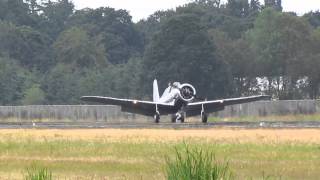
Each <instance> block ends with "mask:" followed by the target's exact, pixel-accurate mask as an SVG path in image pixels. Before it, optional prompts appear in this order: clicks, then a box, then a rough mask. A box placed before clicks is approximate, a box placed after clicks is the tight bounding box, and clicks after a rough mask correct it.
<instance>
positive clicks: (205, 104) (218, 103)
mask: <svg viewBox="0 0 320 180" xmlns="http://www.w3.org/2000/svg"><path fill="white" fill-rule="evenodd" d="M269 99H270V96H267V95H260V96H249V97H241V98H231V99H221V100H214V101H201V102H193V103H189V104H188V106H187V109H186V113H187V116H196V115H199V114H200V112H201V111H202V110H204V111H205V112H206V113H213V112H217V111H221V110H223V109H224V107H225V106H230V105H235V104H242V103H249V102H254V101H259V100H269Z"/></svg>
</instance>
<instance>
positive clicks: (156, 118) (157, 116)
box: [153, 113, 160, 123]
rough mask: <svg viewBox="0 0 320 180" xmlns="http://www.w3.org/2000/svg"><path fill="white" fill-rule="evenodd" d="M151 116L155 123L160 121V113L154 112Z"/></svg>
mask: <svg viewBox="0 0 320 180" xmlns="http://www.w3.org/2000/svg"><path fill="white" fill-rule="evenodd" d="M153 118H154V122H155V123H159V122H160V114H159V113H156V114H155V115H154V116H153Z"/></svg>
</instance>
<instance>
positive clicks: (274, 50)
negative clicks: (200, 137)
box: [0, 0, 320, 105]
mask: <svg viewBox="0 0 320 180" xmlns="http://www.w3.org/2000/svg"><path fill="white" fill-rule="evenodd" d="M74 7H75V6H74V4H73V2H72V1H71V0H57V1H51V0H41V1H37V0H0V94H1V96H0V104H1V105H17V104H78V103H80V101H79V97H80V96H82V95H101V96H115V97H121V98H136V99H138V98H142V99H150V97H151V93H152V89H151V87H152V86H151V84H152V80H153V79H154V78H158V80H159V82H160V89H161V90H162V89H164V86H165V85H166V84H167V83H168V82H169V81H181V82H187V83H191V84H193V85H194V86H195V87H196V89H197V93H198V94H199V95H200V96H203V97H208V98H223V97H236V96H243V95H253V94H257V93H261V92H262V93H263V92H264V93H267V94H270V95H272V96H273V97H275V98H279V99H302V98H313V99H316V98H319V96H320V78H319V77H320V74H319V68H320V60H319V59H320V54H319V47H320V30H319V27H320V18H319V17H320V16H319V12H318V11H316V12H309V13H307V14H305V15H304V16H302V17H300V16H296V15H295V13H294V12H291V13H286V12H282V1H281V0H265V3H264V4H261V3H260V1H259V0H228V1H221V0H193V1H190V2H189V3H187V4H185V5H183V6H180V7H177V8H176V9H175V10H173V9H171V10H162V11H157V12H155V13H154V14H152V15H150V16H149V17H148V18H146V19H144V20H141V21H139V22H137V23H134V22H132V18H131V15H130V13H129V12H128V11H126V10H122V9H119V10H116V9H114V8H111V7H100V8H96V9H89V8H86V9H80V10H75V8H74Z"/></svg>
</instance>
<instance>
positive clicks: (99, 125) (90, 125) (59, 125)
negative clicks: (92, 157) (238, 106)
mask: <svg viewBox="0 0 320 180" xmlns="http://www.w3.org/2000/svg"><path fill="white" fill-rule="evenodd" d="M211 128H243V129H257V128H266V129H291V128H294V129H302V128H320V122H314V121H312V122H311V121H309V122H306V121H299V122H298V121H296V122H212V123H207V124H203V123H159V124H155V123H105V122H35V123H32V122H15V123H12V122H10V123H9V122H8V123H0V129H211Z"/></svg>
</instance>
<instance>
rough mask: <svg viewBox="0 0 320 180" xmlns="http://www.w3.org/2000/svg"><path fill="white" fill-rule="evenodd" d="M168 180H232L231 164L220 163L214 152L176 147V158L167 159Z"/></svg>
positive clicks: (188, 147) (196, 148)
mask: <svg viewBox="0 0 320 180" xmlns="http://www.w3.org/2000/svg"><path fill="white" fill-rule="evenodd" d="M165 171H166V176H167V179H168V180H216V179H232V178H233V177H232V173H231V171H230V169H229V164H228V163H225V162H218V161H217V160H216V158H215V155H214V153H213V152H212V151H208V150H203V149H201V148H199V147H191V146H189V145H187V144H184V146H183V148H182V149H178V148H177V147H175V158H169V157H167V158H166V169H165Z"/></svg>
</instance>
